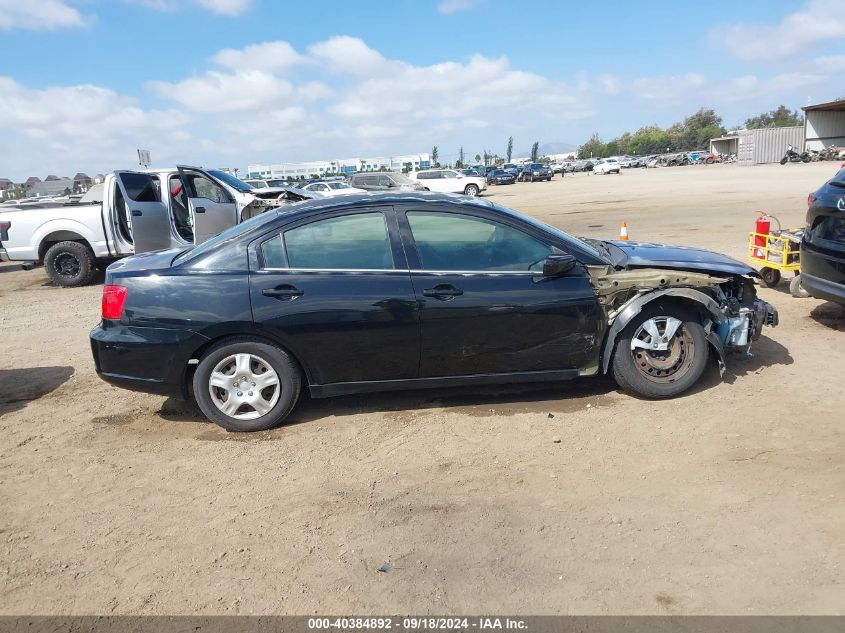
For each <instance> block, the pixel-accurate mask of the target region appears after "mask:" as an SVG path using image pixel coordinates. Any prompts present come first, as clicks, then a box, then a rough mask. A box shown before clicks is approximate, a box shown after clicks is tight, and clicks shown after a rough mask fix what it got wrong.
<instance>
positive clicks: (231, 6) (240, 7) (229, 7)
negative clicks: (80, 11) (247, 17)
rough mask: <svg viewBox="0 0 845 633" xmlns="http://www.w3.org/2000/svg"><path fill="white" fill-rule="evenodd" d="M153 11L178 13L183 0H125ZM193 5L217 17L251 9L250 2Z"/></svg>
mask: <svg viewBox="0 0 845 633" xmlns="http://www.w3.org/2000/svg"><path fill="white" fill-rule="evenodd" d="M125 1H126V2H129V3H131V4H139V5H141V6H143V7H147V8H148V9H153V10H155V11H178V10H179V9H183V8H184V7H185V4H186V3H185V2H184V0H125ZM193 3H194V4H197V5H199V6H200V7H203V8H205V9H208V10H209V11H211V12H212V13H216V14H217V15H228V16H236V15H240V14H242V13H245V12H246V11H248V10H249V9H251V8H252V0H193Z"/></svg>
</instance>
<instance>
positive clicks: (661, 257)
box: [608, 240, 759, 277]
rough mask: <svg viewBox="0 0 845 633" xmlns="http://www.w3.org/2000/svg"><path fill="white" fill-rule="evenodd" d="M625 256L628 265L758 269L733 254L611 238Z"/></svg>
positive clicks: (736, 272)
mask: <svg viewBox="0 0 845 633" xmlns="http://www.w3.org/2000/svg"><path fill="white" fill-rule="evenodd" d="M608 243H609V244H612V245H613V246H615V247H616V248H618V249H619V250H621V251H622V252H623V253H624V254H625V256H626V258H627V259H626V261H625V262H624V265H625V266H626V267H628V268H675V269H679V270H692V271H702V272H707V273H716V274H731V275H751V276H753V277H758V276H759V275H758V273H757V271H756V270H754V269H753V268H751V267H750V266H749V265H748V264H745V263H743V262H741V261H739V260H737V259H734V258H733V257H728V256H727V255H722V254H721V253H715V252H713V251H708V250H705V249H703V248H693V247H691V246H672V245H668V244H650V243H648V242H620V241H616V240H614V241H610V242H608Z"/></svg>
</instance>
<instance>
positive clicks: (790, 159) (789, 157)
mask: <svg viewBox="0 0 845 633" xmlns="http://www.w3.org/2000/svg"><path fill="white" fill-rule="evenodd" d="M811 160H812V159H811V158H810V154H809V153H807V152H802V153H800V154H799V153H798V152H796V151H795V149H794V148H793V147H792V145H789V146H787V148H786V154H784V156H783V158H781V159H780V164H781V165H786V163H809V162H810V161H811Z"/></svg>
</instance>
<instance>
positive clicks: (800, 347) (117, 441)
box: [0, 163, 845, 614]
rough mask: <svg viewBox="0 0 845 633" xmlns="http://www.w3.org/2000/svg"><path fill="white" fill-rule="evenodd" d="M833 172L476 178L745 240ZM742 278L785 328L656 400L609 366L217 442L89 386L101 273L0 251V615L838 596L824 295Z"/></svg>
mask: <svg viewBox="0 0 845 633" xmlns="http://www.w3.org/2000/svg"><path fill="white" fill-rule="evenodd" d="M835 169H836V166H835V165H833V164H832V163H814V164H810V165H786V166H783V167H781V166H780V165H772V166H763V167H738V166H734V165H725V166H722V165H714V166H706V167H704V166H702V167H684V168H667V169H655V170H648V171H646V170H633V171H626V172H624V173H623V174H622V175H620V176H613V175H611V176H591V175H590V176H588V175H585V174H578V175H575V176H567V177H566V178H565V179H563V180H560V179H559V177H556V179H555V181H553V182H551V183H533V184H532V183H525V184H517V185H514V186H508V187H499V188H494V189H492V190H491V191H490V192H489V193H488V195H489V197H490V198H491V199H493V200H496V201H498V202H501V203H503V204H505V205H508V206H511V207H513V208H515V209H518V210H521V211H524V212H528V213H531V214H533V215H535V216H537V217H539V218H541V219H543V220H545V221H547V222H549V223H551V224H554V225H556V226H560V227H562V228H564V229H566V230H568V231H570V232H572V233H574V234H576V235H589V236H596V237H602V236H603V237H611V236H615V235H617V234H618V227H619V223H620V221H622V220H626V221H627V222H628V226H629V231H630V234H631V237H632V239H636V240H642V241H668V242H677V243H681V244H689V245H699V246H705V247H710V248H714V249H718V250H722V251H724V252H727V253H729V254H732V255H734V256H737V257H743V256H744V246H745V240H746V236H747V232H748V231H749V230H750V229H751V228H752V227H753V221H754V217H755V216H754V211H756V210H758V209H764V210H768V211H770V212H772V213H774V214H775V215H776V216H778V217H779V218H780V219H781V221H782V222H783V223H784V225H795V226H799V225H801V224H802V222H803V218H804V210H805V209H806V197H807V193H808V192H810V191H812V190H814V189H815V188H816V187H817V186H818V185H819V184H821V183H822V182H823V181H824V180H826V179H827V178H828V177H829V175H831V174H832V173H833V172H834V171H835ZM760 294H761V295H762V297H763V298H765V299H766V300H768V301H770V302H771V303H773V304H774V305H775V306H776V307H777V308H778V309H779V311H780V320H781V323H780V327H778V328H776V329H767V330H766V332H765V333H764V338H763V339H762V340H761V341H760V342H759V344H757V345H755V346H754V349H753V353H754V355H753V356H752V357H745V356H734V357H732V358H730V359H729V368H728V372H727V374H726V376H725V380H724V381H720V380H719V377H718V372H717V371H715V369H711V370H710V371H709V373H708V374H706V376H705V379H704V380H703V382H702V384H701V385H700V386H699V387H698V388H696V389H695V390H694V391H693V392H692V393H690V394H688V395H686V396H684V397H681V398H679V399H676V400H672V401H668V402H650V401H645V400H638V399H635V398H632V397H630V396H627V395H624V394H622V393H620V392H619V391H618V390H617V389H616V387H615V385H614V384H613V383H612V382H611V381H609V380H606V379H592V380H583V381H580V382H578V383H575V384H569V385H560V386H557V385H555V386H548V385H546V386H542V387H522V388H518V389H517V388H511V389H504V390H503V389H498V388H497V389H460V390H450V391H446V392H436V391H418V392H405V393H399V394H389V395H379V394H373V395H366V396H353V397H343V398H335V399H331V400H322V401H309V400H307V399H306V400H305V401H303V402H301V404H300V405H299V406H298V407H297V409H296V410H295V412H294V414H293V416H292V421H291V423H290V424H288V425H286V426H284V427H282V428H279V429H276V430H274V431H270V432H265V433H259V434H253V435H231V434H227V433H226V432H224V431H223V430H221V429H220V428H218V427H217V426H215V425H214V424H211V423H208V422H206V421H204V420H203V419H201V418H200V417H199V416H198V415H197V414H196V413H195V412H194V410H193V409H192V408H191V407H190V406H188V405H186V404H184V403H180V402H178V401H174V400H165V399H164V398H161V397H156V396H148V395H142V394H135V393H131V392H127V391H121V390H119V389H115V388H112V387H110V386H108V385H106V384H105V383H103V382H101V381H100V380H99V379H98V378H97V377H96V375H95V373H94V367H93V363H92V359H91V353H90V350H89V347H88V331H89V330H90V328H92V327H93V326H94V325H95V324H96V322H97V320H98V318H99V309H100V308H99V300H100V288H99V287H98V286H94V287H88V288H82V289H70V290H65V289H59V288H54V287H51V286H49V285H48V284H47V279H46V276H45V274H44V272H43V271H42V270H41V269H37V270H33V271H29V272H24V271H21V270H19V269H18V267H17V266H15V265H12V264H0V331H2V341H3V343H2V357H0V613H2V614H190V613H202V614H218V613H219V614H223V613H226V614H233V613H241V614H269V613H278V614H306V613H315V612H320V613H327V612H328V613H339V614H347V613H348V614H372V613H383V614H394V613H395V614H401V613H440V614H457V613H474V614H490V613H513V614H665V613H673V614H691V613H696V614H717V613H718V614H772V613H779V614H809V613H824V614H835V613H842V611H843V605H845V587H843V566H844V565H845V545H844V544H845V539H843V536H845V531H843V529H844V528H843V526H845V499H844V498H843V490H845V469H843V466H845V448H843V447H845V432H843V431H844V430H845V429H843V420H844V418H843V411H845V390H843V378H845V364H843V361H842V356H841V354H842V352H843V351H845V345H843V342H845V310H843V309H842V308H839V307H838V306H836V305H834V304H830V303H826V302H823V301H817V300H813V299H804V300H799V299H793V298H792V297H790V295H789V293H788V289H787V288H786V285H785V284H783V285H782V286H781V287H779V288H777V289H772V290H769V289H762V290H761V291H760ZM384 563H388V566H387V567H384V569H387V570H388V571H386V572H380V571H378V569H379V567H382V565H383V564H384Z"/></svg>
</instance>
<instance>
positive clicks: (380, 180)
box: [349, 171, 425, 191]
mask: <svg viewBox="0 0 845 633" xmlns="http://www.w3.org/2000/svg"><path fill="white" fill-rule="evenodd" d="M349 184H350V185H352V186H353V187H357V188H358V189H366V190H367V191H424V190H425V187H423V186H422V185H421V184H420V183H418V182H414V181H413V180H411V179H410V178H408V177H407V176H405V175H404V174H398V173H396V172H393V171H380V172H370V173H367V172H362V173H358V174H352V177H351V178H350V179H349Z"/></svg>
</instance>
